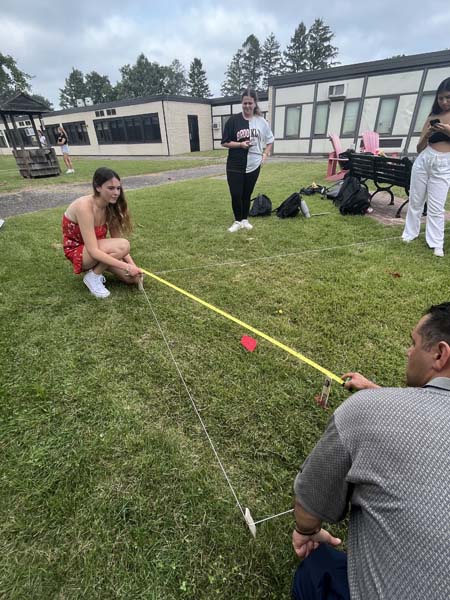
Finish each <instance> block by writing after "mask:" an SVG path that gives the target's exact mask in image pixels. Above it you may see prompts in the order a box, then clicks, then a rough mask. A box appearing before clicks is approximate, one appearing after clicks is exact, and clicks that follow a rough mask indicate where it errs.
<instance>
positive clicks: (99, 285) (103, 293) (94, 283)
mask: <svg viewBox="0 0 450 600" xmlns="http://www.w3.org/2000/svg"><path fill="white" fill-rule="evenodd" d="M105 281H106V279H105V278H104V277H103V275H97V273H94V271H92V269H91V270H90V271H88V272H87V273H86V275H85V276H84V277H83V282H84V283H85V285H87V287H88V288H89V291H90V292H91V294H94V296H95V297H96V298H107V297H108V296H109V294H110V293H111V292H109V290H107V289H106V288H105V286H104V285H103V284H104V283H105Z"/></svg>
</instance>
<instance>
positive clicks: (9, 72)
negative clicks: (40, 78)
mask: <svg viewBox="0 0 450 600" xmlns="http://www.w3.org/2000/svg"><path fill="white" fill-rule="evenodd" d="M30 79H31V77H30V75H28V74H27V73H24V72H23V71H21V70H20V69H19V67H18V66H17V63H16V61H15V60H14V58H13V57H12V56H10V55H9V54H2V53H1V52H0V95H2V96H3V95H4V96H10V95H12V94H14V92H19V91H20V92H27V91H29V90H30V89H31V88H30V83H29V80H30Z"/></svg>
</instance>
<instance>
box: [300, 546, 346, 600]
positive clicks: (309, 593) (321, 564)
mask: <svg viewBox="0 0 450 600" xmlns="http://www.w3.org/2000/svg"><path fill="white" fill-rule="evenodd" d="M292 598H293V600H350V592H349V589H348V580H347V555H346V554H345V553H344V552H339V551H338V550H335V549H334V548H331V547H330V546H327V545H326V544H321V545H320V546H319V547H318V548H317V550H314V552H312V553H311V554H310V555H309V556H308V558H305V560H304V561H303V562H302V563H300V566H299V567H298V569H297V571H296V572H295V576H294V582H293V585H292Z"/></svg>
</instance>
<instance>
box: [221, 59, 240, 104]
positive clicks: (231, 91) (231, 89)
mask: <svg viewBox="0 0 450 600" xmlns="http://www.w3.org/2000/svg"><path fill="white" fill-rule="evenodd" d="M243 55H244V53H243V51H242V49H239V50H238V51H237V52H236V54H235V55H234V56H233V58H232V59H231V63H230V64H229V66H228V68H227V70H226V72H225V76H226V79H225V81H224V82H223V83H222V86H221V88H220V91H221V92H222V94H223V95H224V96H237V95H239V94H240V93H241V91H242V90H243V88H244V87H245V85H246V84H245V82H244V76H243V69H242V59H243Z"/></svg>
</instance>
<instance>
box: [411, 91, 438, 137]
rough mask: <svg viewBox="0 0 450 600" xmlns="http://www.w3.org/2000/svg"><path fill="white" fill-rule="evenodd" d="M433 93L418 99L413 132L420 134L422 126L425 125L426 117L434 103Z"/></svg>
mask: <svg viewBox="0 0 450 600" xmlns="http://www.w3.org/2000/svg"><path fill="white" fill-rule="evenodd" d="M434 96H435V95H434V93H433V94H423V96H422V98H421V99H420V104H419V110H418V111H417V117H416V121H415V123H414V132H415V133H420V132H421V131H422V128H423V124H424V123H425V121H426V119H427V117H428V115H429V114H430V112H431V107H432V106H433V102H434Z"/></svg>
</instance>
